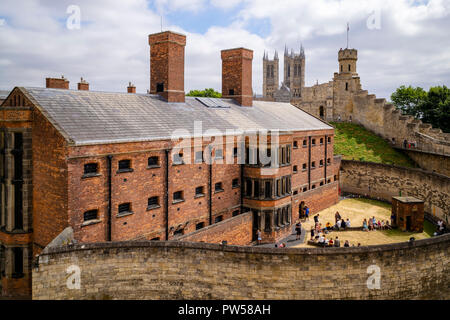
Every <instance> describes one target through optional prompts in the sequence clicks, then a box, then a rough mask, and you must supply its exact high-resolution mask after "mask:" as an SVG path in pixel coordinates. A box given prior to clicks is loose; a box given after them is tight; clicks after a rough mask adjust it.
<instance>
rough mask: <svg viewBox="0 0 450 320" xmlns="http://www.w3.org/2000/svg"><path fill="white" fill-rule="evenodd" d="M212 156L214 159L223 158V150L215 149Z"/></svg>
mask: <svg viewBox="0 0 450 320" xmlns="http://www.w3.org/2000/svg"><path fill="white" fill-rule="evenodd" d="M214 158H215V159H223V150H222V149H217V150H216V154H215V157H214Z"/></svg>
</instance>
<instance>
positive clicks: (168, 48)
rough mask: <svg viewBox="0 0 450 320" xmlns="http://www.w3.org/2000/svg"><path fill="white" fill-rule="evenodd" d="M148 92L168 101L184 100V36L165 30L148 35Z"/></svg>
mask: <svg viewBox="0 0 450 320" xmlns="http://www.w3.org/2000/svg"><path fill="white" fill-rule="evenodd" d="M148 43H149V45H150V93H151V94H159V95H161V96H162V97H164V98H165V99H166V100H167V101H168V102H184V96H185V93H184V47H185V46H186V36H185V35H183V34H179V33H175V32H172V31H165V32H160V33H155V34H151V35H149V36H148Z"/></svg>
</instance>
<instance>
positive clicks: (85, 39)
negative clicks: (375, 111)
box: [0, 0, 450, 98]
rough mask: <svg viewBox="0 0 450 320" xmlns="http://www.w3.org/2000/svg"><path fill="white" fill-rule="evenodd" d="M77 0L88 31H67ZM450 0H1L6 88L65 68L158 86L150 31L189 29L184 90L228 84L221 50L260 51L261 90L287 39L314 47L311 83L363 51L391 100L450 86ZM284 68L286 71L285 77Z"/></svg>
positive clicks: (362, 67) (256, 84)
mask: <svg viewBox="0 0 450 320" xmlns="http://www.w3.org/2000/svg"><path fill="white" fill-rule="evenodd" d="M70 5H76V6H77V7H78V8H79V11H80V14H81V17H80V28H79V29H68V27H67V22H68V20H69V19H70V17H71V13H68V8H69V6H70ZM449 15H450V0H430V1H413V0H396V1H388V0H365V1H360V0H315V1H310V0H279V1H273V0H242V1H241V0H228V1H222V0H154V1H147V0H127V1H123V0H96V1H89V0H76V1H74V0H61V1H57V2H55V1H52V0H24V1H13V0H2V1H1V2H0V43H1V44H2V45H1V46H0V89H11V88H13V87H14V86H19V85H20V86H44V84H45V77H55V76H56V77H59V76H60V75H62V74H64V76H66V78H68V79H69V80H70V81H71V88H76V83H77V82H78V81H79V79H80V77H83V78H84V79H86V80H87V81H88V82H89V83H90V87H91V89H92V90H99V91H125V90H126V86H127V84H128V82H129V81H131V82H133V83H134V84H135V85H136V87H137V91H138V92H146V90H147V89H148V87H149V47H148V41H147V36H148V34H151V33H154V32H159V31H160V30H161V16H162V17H163V29H164V30H173V31H177V32H181V33H184V34H186V36H187V45H186V58H185V91H186V92H187V91H189V90H191V89H203V88H207V87H212V88H215V89H216V90H219V91H220V88H221V61H220V50H222V49H227V48H232V47H241V46H242V47H247V48H249V49H252V50H253V51H254V59H253V91H254V92H255V93H257V94H260V93H261V92H262V56H263V52H264V50H266V51H269V54H270V55H273V52H274V50H278V52H279V53H280V70H282V68H283V58H282V53H283V50H284V46H285V44H286V45H287V46H288V47H289V48H294V50H295V51H298V50H299V48H300V42H301V43H303V45H304V47H305V53H306V85H307V86H310V85H312V84H314V83H316V81H318V82H319V83H322V82H326V81H330V80H331V79H332V77H333V73H334V72H336V71H337V67H338V64H337V52H338V50H339V48H341V47H345V45H346V23H347V22H349V23H350V47H353V48H356V49H358V73H359V75H360V77H361V83H362V86H363V89H366V90H368V91H369V92H370V93H375V94H376V95H377V96H378V97H385V98H389V96H390V94H391V92H392V91H393V90H395V88H397V87H398V86H400V85H402V84H406V85H409V84H411V85H413V86H421V87H424V88H428V87H430V86H435V85H443V84H445V85H449V82H450V81H449V80H450V38H449V36H448V30H450V19H449ZM281 77H282V74H281V75H280V79H279V80H280V82H281V81H282V79H281Z"/></svg>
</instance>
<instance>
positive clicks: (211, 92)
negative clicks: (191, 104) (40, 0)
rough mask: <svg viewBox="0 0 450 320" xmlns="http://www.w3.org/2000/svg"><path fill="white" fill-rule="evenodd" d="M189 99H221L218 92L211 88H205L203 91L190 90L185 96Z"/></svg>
mask: <svg viewBox="0 0 450 320" xmlns="http://www.w3.org/2000/svg"><path fill="white" fill-rule="evenodd" d="M187 96H189V97H209V98H222V94H221V93H220V92H217V91H215V90H214V89H213V88H207V89H205V90H191V91H189V93H188V94H187Z"/></svg>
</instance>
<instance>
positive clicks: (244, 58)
mask: <svg viewBox="0 0 450 320" xmlns="http://www.w3.org/2000/svg"><path fill="white" fill-rule="evenodd" d="M221 56H222V97H224V98H231V99H234V100H236V101H237V102H238V103H239V104H240V105H241V106H246V107H251V106H253V90H252V60H253V51H252V50H249V49H245V48H236V49H228V50H222V52H221Z"/></svg>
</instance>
